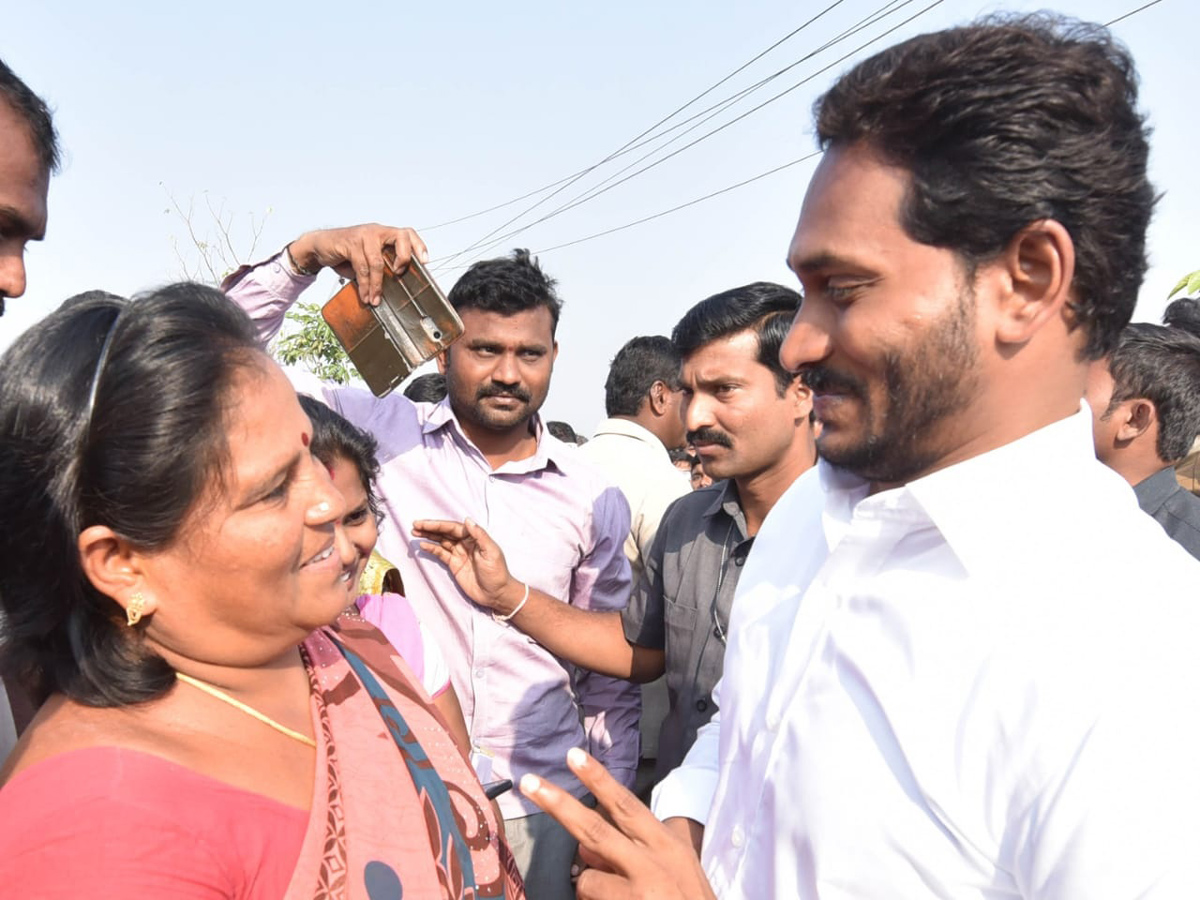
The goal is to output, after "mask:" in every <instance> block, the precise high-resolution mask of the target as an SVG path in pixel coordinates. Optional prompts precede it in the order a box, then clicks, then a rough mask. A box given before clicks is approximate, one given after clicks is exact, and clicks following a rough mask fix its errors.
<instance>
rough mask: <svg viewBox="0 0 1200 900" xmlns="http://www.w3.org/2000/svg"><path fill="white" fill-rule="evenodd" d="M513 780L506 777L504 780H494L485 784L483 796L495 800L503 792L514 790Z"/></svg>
mask: <svg viewBox="0 0 1200 900" xmlns="http://www.w3.org/2000/svg"><path fill="white" fill-rule="evenodd" d="M512 786H513V783H512V780H511V779H509V778H505V779H504V780H503V781H492V782H490V783H488V784H485V785H484V786H483V796H485V797H487V798H488V799H489V800H495V799H496V798H497V797H499V796H500V795H501V794H503V793H505V792H507V791H511V790H512Z"/></svg>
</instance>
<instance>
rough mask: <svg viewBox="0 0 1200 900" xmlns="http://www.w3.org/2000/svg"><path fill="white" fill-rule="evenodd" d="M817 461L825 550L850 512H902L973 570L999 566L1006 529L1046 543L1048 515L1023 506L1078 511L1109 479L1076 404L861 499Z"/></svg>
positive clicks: (860, 483) (1050, 525) (845, 475)
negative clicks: (997, 443)
mask: <svg viewBox="0 0 1200 900" xmlns="http://www.w3.org/2000/svg"><path fill="white" fill-rule="evenodd" d="M1050 461H1053V462H1052V463H1051V462H1050ZM819 465H820V467H821V475H820V477H821V486H822V489H823V490H824V491H825V492H826V502H825V510H824V514H823V517H822V524H823V527H824V531H825V536H826V540H827V541H828V545H829V548H830V549H831V550H832V549H833V548H834V547H836V546H837V544H838V543H839V542H840V541H841V539H842V537H844V536H845V534H846V532H847V531H848V530H849V528H850V524H851V521H852V519H854V518H856V517H857V518H859V519H862V518H876V517H878V518H889V519H895V518H903V519H905V520H907V521H908V522H909V523H910V526H912V527H919V526H920V524H921V523H922V522H924V523H928V524H930V525H932V526H933V527H936V528H937V529H938V531H939V532H941V535H942V537H943V539H944V540H945V541H946V543H947V544H948V545H949V547H950V549H951V550H952V551H953V552H954V554H955V556H956V557H957V558H958V560H959V561H960V562H961V563H962V564H963V566H964V567H965V568H966V569H967V570H968V571H969V572H971V573H972V574H976V575H979V574H986V573H987V572H989V571H993V570H995V569H996V568H998V567H1000V568H1002V567H1003V566H1004V565H1005V564H1006V560H1005V559H1003V558H1001V554H998V553H997V552H996V548H997V547H998V546H1004V544H1005V543H1006V542H1007V541H1010V540H1011V538H1012V535H1013V534H1021V535H1023V537H1024V539H1025V540H1026V541H1046V542H1048V545H1049V544H1052V543H1053V542H1054V540H1055V537H1056V532H1055V529H1056V527H1057V519H1056V517H1054V516H1050V517H1046V516H1041V517H1038V518H1036V520H1031V518H1030V516H1029V511H1030V510H1031V509H1042V510H1045V509H1046V498H1047V497H1058V498H1059V502H1060V503H1061V504H1062V506H1064V507H1071V506H1073V507H1074V508H1075V509H1076V510H1078V504H1079V503H1086V502H1088V500H1089V499H1094V493H1095V491H1096V489H1097V488H1096V485H1097V484H1098V483H1103V482H1104V481H1106V480H1107V481H1112V479H1111V478H1108V477H1107V475H1108V474H1111V473H1108V470H1107V469H1106V468H1105V467H1104V466H1103V464H1101V463H1100V462H1098V461H1097V460H1096V455H1095V449H1094V445H1093V443H1092V417H1091V412H1090V411H1089V410H1088V408H1087V407H1086V406H1085V405H1083V404H1081V406H1080V410H1079V412H1077V413H1075V414H1074V415H1071V416H1068V417H1067V418H1065V419H1061V420H1059V421H1057V422H1054V423H1052V424H1050V425H1046V426H1044V427H1043V428H1039V429H1038V430H1037V431H1034V432H1031V433H1030V434H1027V435H1025V436H1024V437H1021V438H1018V439H1017V440H1015V441H1012V442H1010V443H1008V444H1005V445H1004V446H1002V447H997V448H996V449H994V450H990V451H988V452H987V453H982V454H980V455H978V456H974V457H972V458H971V459H968V460H964V461H963V462H961V463H957V464H955V465H953V466H948V467H947V468H945V469H940V470H938V471H936V472H933V473H931V474H929V475H926V476H924V477H923V478H918V479H917V480H915V481H912V482H909V483H908V484H907V485H904V486H902V487H899V488H895V489H892V490H889V491H882V492H880V493H878V494H874V495H872V496H869V497H868V496H867V491H868V487H869V486H868V483H867V482H866V481H865V480H864V479H862V478H859V477H858V476H856V475H853V474H851V473H849V472H846V471H844V470H840V469H837V468H835V467H834V466H831V465H829V464H828V463H825V462H821V463H820V464H819ZM1118 480H1119V479H1118Z"/></svg>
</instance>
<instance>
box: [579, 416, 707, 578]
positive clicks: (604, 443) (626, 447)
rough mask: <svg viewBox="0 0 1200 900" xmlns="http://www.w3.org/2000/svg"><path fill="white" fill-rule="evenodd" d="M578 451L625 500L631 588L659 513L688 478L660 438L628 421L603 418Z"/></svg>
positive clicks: (687, 485) (678, 494)
mask: <svg viewBox="0 0 1200 900" xmlns="http://www.w3.org/2000/svg"><path fill="white" fill-rule="evenodd" d="M579 452H580V454H582V455H583V456H584V457H585V458H586V459H587V460H588V461H589V462H592V463H594V464H595V465H597V466H599V467H600V469H602V470H603V471H604V473H605V474H606V475H607V476H608V477H609V478H610V479H611V480H612V482H613V483H614V484H616V486H617V487H619V488H620V489H621V493H622V494H624V495H625V499H626V500H628V501H629V513H630V526H629V537H628V538H627V539H626V540H625V556H626V557H628V558H629V564H630V566H632V567H633V584H634V586H635V587H636V586H637V583H638V581H639V580H641V577H642V572H643V570H644V568H645V567H644V566H643V563H642V561H643V559H644V558H645V557H646V555H647V554H649V552H650V544H651V543H652V542H653V541H654V535H655V533H656V532H657V531H658V523H659V522H660V521H661V520H662V517H663V513H664V512H666V511H667V507H668V506H670V505H671V504H672V503H673V502H674V501H675V500H678V499H679V498H680V497H682V496H683V495H684V494H687V493H688V492H690V491H691V489H692V487H691V484H690V482H689V481H688V476H687V474H686V473H684V472H681V471H680V470H679V469H677V468H675V466H673V465H672V464H671V457H670V456H669V455H668V454H667V448H666V447H664V446H663V444H662V441H660V440H659V439H658V438H657V437H655V436H654V434H653V433H652V432H651V431H649V430H648V429H646V428H643V427H642V426H641V425H639V424H638V423H637V422H634V421H633V420H631V419H616V418H614V419H605V420H604V421H603V422H601V423H600V425H599V427H597V429H596V434H595V436H594V437H593V438H592V439H591V440H590V441H588V442H587V443H586V444H584V445H583V446H582V447H580V448H579Z"/></svg>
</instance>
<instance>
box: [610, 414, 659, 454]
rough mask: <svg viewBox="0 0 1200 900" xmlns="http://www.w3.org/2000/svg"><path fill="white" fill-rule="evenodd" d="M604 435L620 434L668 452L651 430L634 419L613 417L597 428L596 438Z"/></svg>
mask: <svg viewBox="0 0 1200 900" xmlns="http://www.w3.org/2000/svg"><path fill="white" fill-rule="evenodd" d="M602 434H619V435H621V436H623V437H631V438H634V439H635V440H639V441H641V442H642V443H643V444H650V445H651V446H652V447H657V448H659V449H661V450H662V451H663V453H666V452H667V448H666V447H664V446H663V442H662V441H660V440H659V439H658V437H657V436H656V435H655V434H654V432H653V431H651V430H650V429H649V428H646V427H645V426H643V425H639V424H638V423H637V422H635V421H633V419H622V418H617V417H612V418H608V419H605V420H604V421H603V422H601V423H600V424H599V425H597V426H596V433H595V436H596V437H599V436H600V435H602Z"/></svg>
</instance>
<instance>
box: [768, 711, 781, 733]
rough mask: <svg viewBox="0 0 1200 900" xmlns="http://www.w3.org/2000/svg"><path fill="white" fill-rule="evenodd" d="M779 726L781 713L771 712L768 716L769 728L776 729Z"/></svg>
mask: <svg viewBox="0 0 1200 900" xmlns="http://www.w3.org/2000/svg"><path fill="white" fill-rule="evenodd" d="M778 727H779V713H771V714H770V715H768V716H767V730H768V731H774V730H775V729H776V728H778Z"/></svg>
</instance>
